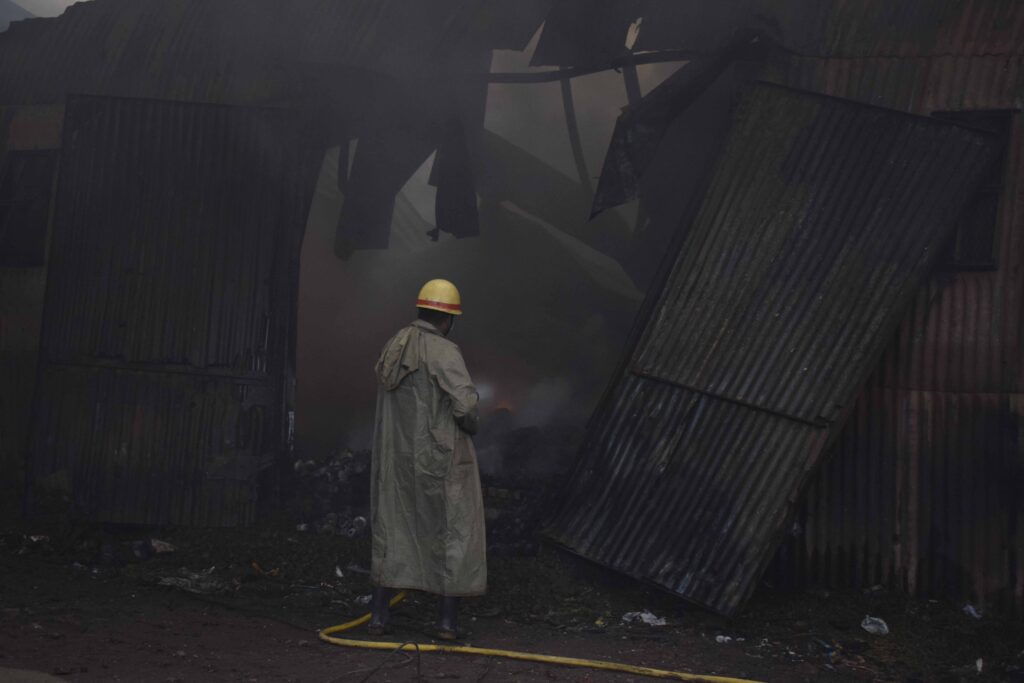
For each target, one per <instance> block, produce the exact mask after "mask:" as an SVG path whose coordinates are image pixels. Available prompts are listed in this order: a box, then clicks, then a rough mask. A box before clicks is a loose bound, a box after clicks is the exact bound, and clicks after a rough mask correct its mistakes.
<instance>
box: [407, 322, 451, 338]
mask: <svg viewBox="0 0 1024 683" xmlns="http://www.w3.org/2000/svg"><path fill="white" fill-rule="evenodd" d="M412 326H413V327H418V328H420V329H421V330H424V331H425V332H432V333H433V334H436V335H438V336H444V335H442V334H441V330H439V329H437V328H436V327H434V326H433V325H431V324H430V323H428V322H427V321H426V320H413V321H412Z"/></svg>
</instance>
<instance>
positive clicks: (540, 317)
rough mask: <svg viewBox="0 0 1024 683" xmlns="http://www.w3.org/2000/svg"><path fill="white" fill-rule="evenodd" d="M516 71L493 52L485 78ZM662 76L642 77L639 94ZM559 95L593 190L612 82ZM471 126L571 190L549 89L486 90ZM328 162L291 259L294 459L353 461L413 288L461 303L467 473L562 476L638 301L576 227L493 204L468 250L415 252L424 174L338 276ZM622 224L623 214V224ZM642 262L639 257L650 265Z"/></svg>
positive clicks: (600, 78) (608, 124) (610, 114)
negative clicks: (473, 464)
mask: <svg viewBox="0 0 1024 683" xmlns="http://www.w3.org/2000/svg"><path fill="white" fill-rule="evenodd" d="M528 59H529V57H528V53H525V54H520V53H513V52H504V51H502V52H496V53H495V58H494V64H493V66H492V69H493V70H495V71H498V70H501V71H508V70H523V66H524V62H525V61H528ZM674 68H677V65H670V66H666V65H659V66H658V67H656V68H655V69H648V70H645V71H644V72H643V73H642V74H641V76H642V79H641V81H642V83H643V84H644V87H645V89H646V88H649V87H653V85H655V84H656V83H657V82H660V80H661V79H662V78H664V77H665V76H667V75H668V74H669V73H670V72H671V70H673V69H674ZM574 92H575V94H576V108H577V111H578V113H579V122H580V130H581V135H582V140H583V144H584V149H585V155H586V163H587V168H588V171H589V172H590V173H591V175H592V176H593V177H594V179H595V180H596V177H597V175H598V173H599V170H600V167H601V164H602V163H603V155H604V151H605V147H606V146H607V143H608V138H609V137H610V134H611V131H612V129H613V127H614V122H615V118H616V117H617V116H618V114H619V111H620V108H621V107H622V106H624V105H625V104H626V100H625V97H626V96H625V89H624V86H623V83H622V77H621V75H620V74H617V73H606V74H596V75H594V76H589V77H586V78H584V79H581V80H579V81H577V82H576V83H574ZM485 124H486V127H487V128H488V129H489V130H490V131H491V132H494V133H497V134H499V135H501V136H502V137H503V138H505V140H507V141H509V142H511V143H513V144H514V145H516V146H518V147H520V148H521V149H524V150H526V152H529V153H531V154H533V155H534V156H535V157H537V158H539V159H540V160H541V161H542V162H545V163H546V164H548V165H549V166H551V167H554V168H555V169H557V170H558V171H560V172H561V173H562V174H564V175H565V176H566V177H567V178H568V179H572V180H573V181H578V174H577V170H576V166H575V164H574V162H573V157H572V151H571V148H570V146H569V143H568V139H567V134H566V130H567V128H566V121H565V118H564V112H563V109H562V99H561V92H560V90H559V86H558V85H557V84H543V85H500V86H498V85H495V86H491V88H490V90H489V92H488V102H487V111H486V119H485ZM337 159H338V150H337V149H333V150H329V151H328V153H327V154H326V155H325V158H324V162H323V166H322V169H321V174H320V179H319V182H318V186H317V192H316V195H315V199H314V202H313V206H312V207H311V211H310V214H309V221H308V224H307V229H306V238H305V242H304V244H303V252H302V266H301V285H300V293H299V337H298V348H297V358H298V388H297V392H298V393H297V404H298V405H297V415H298V439H299V442H298V443H299V447H300V449H302V450H303V451H305V455H316V454H317V453H326V452H329V451H332V450H335V449H337V448H338V447H341V446H345V447H349V448H355V449H361V448H368V447H369V445H370V441H371V438H372V423H373V413H374V408H375V400H376V390H377V388H376V381H375V378H374V376H373V371H372V369H373V365H374V362H375V361H376V358H377V354H378V353H379V351H380V348H381V347H382V346H383V344H384V342H385V341H386V340H387V339H388V338H389V337H390V336H391V335H392V334H394V333H395V332H396V331H397V330H398V329H399V328H400V327H401V326H403V325H405V324H407V323H408V322H410V321H411V320H412V319H413V318H414V317H415V309H414V307H413V300H414V298H415V294H416V292H417V291H418V289H419V287H420V285H421V284H422V283H423V282H425V281H426V280H428V279H431V278H434V277H444V278H447V279H449V280H452V281H453V282H455V283H456V285H457V286H458V287H459V288H460V290H461V292H462V295H463V304H464V308H465V311H466V313H465V315H464V316H463V317H462V318H461V319H460V321H459V325H458V326H457V327H456V329H455V332H454V335H453V341H455V342H456V343H458V344H459V345H460V347H461V349H462V351H463V355H464V357H465V359H466V363H467V366H468V368H469V370H470V373H471V375H472V376H473V377H474V380H475V381H476V383H477V385H478V388H479V390H480V393H481V409H482V418H483V422H482V429H481V433H480V435H479V436H478V438H477V440H476V441H477V447H478V452H479V453H480V460H481V467H482V469H483V470H484V471H485V472H488V471H490V472H497V471H499V470H501V469H503V468H506V467H507V466H508V464H509V461H510V460H514V462H515V463H516V467H518V468H520V469H523V470H526V469H530V470H531V471H535V472H543V471H546V470H548V469H550V467H553V466H554V465H557V464H560V463H562V462H564V461H565V460H566V458H567V456H566V453H569V454H571V451H572V450H573V449H574V448H575V444H576V443H577V442H578V439H579V435H580V434H581V432H582V427H583V424H584V423H585V421H586V419H587V417H588V416H589V414H590V413H591V412H592V410H593V409H594V407H595V404H596V402H597V400H598V398H599V396H600V395H601V392H602V391H603V389H604V387H605V385H606V383H607V381H608V380H609V378H610V376H611V374H612V372H613V371H614V367H615V365H616V363H617V361H618V359H619V356H620V355H621V353H622V351H623V346H624V343H625V339H626V335H627V332H628V329H629V327H630V325H631V323H632V319H633V317H634V315H635V313H636V310H637V308H638V307H639V304H640V302H641V300H642V296H643V293H642V292H640V291H638V290H637V289H636V288H635V287H634V286H633V284H632V281H631V280H630V278H629V277H628V276H627V275H626V274H625V272H624V271H623V270H622V268H621V266H620V265H619V264H618V262H617V261H615V259H613V258H611V257H609V256H608V255H606V254H602V253H600V252H597V251H595V250H594V249H592V248H591V247H589V246H587V245H586V244H584V243H583V242H581V241H580V240H578V239H576V238H574V237H572V236H571V235H569V234H567V233H566V230H567V229H569V228H575V227H577V226H565V225H551V224H549V223H547V222H545V221H544V220H543V219H541V218H540V217H537V216H534V215H532V214H530V213H529V212H528V211H525V210H524V209H522V208H521V207H518V206H516V205H514V204H511V203H508V202H505V203H503V204H502V205H500V206H490V207H484V206H482V207H481V235H480V236H479V237H477V238H471V239H463V240H456V239H453V238H451V237H450V236H448V235H446V234H444V233H442V235H441V237H440V239H439V240H438V241H436V242H432V241H430V240H429V239H428V238H427V236H426V233H427V232H428V231H429V230H431V229H432V228H433V200H434V189H433V188H432V187H431V186H430V185H429V183H428V182H427V181H428V178H429V172H430V167H431V166H430V165H431V163H432V160H431V159H428V160H427V162H426V163H425V164H423V166H422V167H421V168H420V169H419V170H418V171H417V172H416V173H415V174H414V175H413V176H412V177H411V178H410V179H409V181H408V182H407V183H406V185H405V187H404V188H403V190H402V191H401V193H400V194H399V196H398V198H397V201H396V207H395V213H394V218H393V221H392V228H391V247H390V248H389V249H388V250H386V251H360V252H357V253H355V254H354V255H353V256H352V257H351V258H350V259H349V260H347V261H341V260H338V259H337V258H336V257H335V256H334V254H333V250H332V244H333V238H334V229H335V226H336V225H337V220H338V216H339V213H340V210H341V205H342V203H343V201H344V197H343V196H342V195H341V193H340V191H339V190H338V184H337V178H336V174H337ZM595 184H596V183H595ZM631 213H635V209H632V211H631V210H630V209H627V210H626V211H625V212H624V214H623V215H625V216H630V215H631ZM585 220H586V217H585V216H581V217H580V221H581V223H582V222H585ZM584 229H585V226H584ZM658 257H660V254H651V255H650V260H651V263H652V264H653V263H655V262H656V261H657V259H658ZM527 451H528V453H527Z"/></svg>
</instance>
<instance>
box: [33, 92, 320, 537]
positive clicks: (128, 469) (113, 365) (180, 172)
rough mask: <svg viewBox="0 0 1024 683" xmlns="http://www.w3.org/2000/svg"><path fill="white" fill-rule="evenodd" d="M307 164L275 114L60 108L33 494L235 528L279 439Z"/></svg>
mask: <svg viewBox="0 0 1024 683" xmlns="http://www.w3.org/2000/svg"><path fill="white" fill-rule="evenodd" d="M307 161H308V160H307V159H305V156H304V153H303V147H302V144H301V140H300V138H299V136H298V134H297V130H296V125H295V123H294V122H293V121H292V120H291V119H290V117H289V116H288V115H287V113H285V112H283V111H280V110H269V109H249V108H239V107H226V106H215V105H195V104H186V103H180V102H163V101H157V100H133V99H121V98H102V97H73V98H70V99H69V102H68V106H67V117H66V120H65V125H64V147H63V161H62V173H61V180H60V184H59V189H58V192H57V209H56V217H55V222H54V230H53V242H52V246H51V252H50V276H49V282H48V286H47V294H46V308H45V314H44V321H43V334H42V345H41V349H42V367H41V374H40V376H41V378H42V381H41V385H40V390H39V391H38V392H37V399H36V402H35V411H34V427H33V446H32V452H31V457H32V461H31V467H30V472H31V475H32V478H33V482H34V484H35V485H36V486H37V487H40V488H41V489H48V490H54V489H55V490H66V491H67V492H68V493H69V494H70V496H71V498H72V500H73V501H74V503H75V505H76V508H77V512H78V513H79V514H81V515H83V516H85V517H87V518H90V519H96V520H103V521H118V522H135V523H169V522H170V523H177V524H210V525H232V524H241V523H246V522H249V521H252V518H253V511H254V509H255V504H256V483H257V477H258V476H259V473H260V472H261V471H263V470H265V469H266V468H267V467H269V466H270V465H272V464H273V463H274V458H275V457H276V456H278V455H280V454H281V452H282V449H283V448H284V447H285V444H284V439H285V438H286V433H285V431H286V427H285V425H286V416H285V415H284V410H285V406H284V402H285V399H284V393H285V382H286V381H287V376H288V369H289V367H291V365H292V360H291V354H292V349H291V338H292V330H291V327H292V325H293V318H294V306H295V298H294V297H295V289H296V281H295V280H296V277H297V275H296V268H295V261H296V259H297V255H298V249H297V248H298V242H299V239H300V235H301V230H302V227H303V226H304V223H305V213H306V210H307V208H308V198H309V193H310V191H311V184H309V183H305V182H304V180H305V175H306V171H307V169H306V162H307ZM306 185H309V187H306ZM168 480H170V481H172V482H173V485H172V486H168V485H167V481H168Z"/></svg>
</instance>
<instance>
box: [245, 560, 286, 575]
mask: <svg viewBox="0 0 1024 683" xmlns="http://www.w3.org/2000/svg"><path fill="white" fill-rule="evenodd" d="M249 564H250V565H252V568H253V570H254V571H255V572H256V575H257V576H270V577H277V576H280V575H281V569H280V568H279V567H275V568H274V569H271V570H269V571H268V570H266V569H264V568H263V567H261V566H260V563H259V562H257V561H256V560H249Z"/></svg>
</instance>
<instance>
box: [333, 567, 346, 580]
mask: <svg viewBox="0 0 1024 683" xmlns="http://www.w3.org/2000/svg"><path fill="white" fill-rule="evenodd" d="M334 575H335V576H337V577H338V578H339V579H344V578H345V572H343V571H341V567H339V566H337V565H335V566H334Z"/></svg>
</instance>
